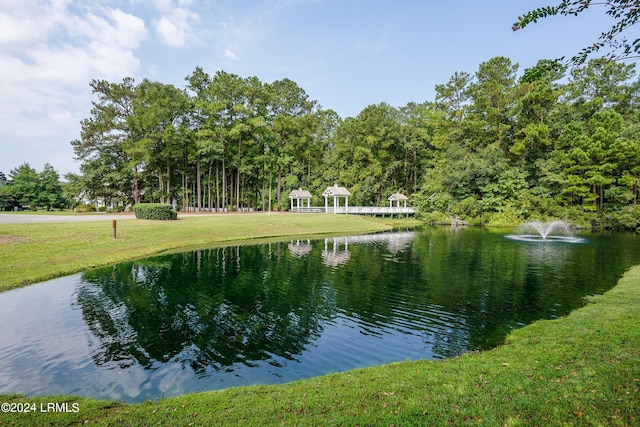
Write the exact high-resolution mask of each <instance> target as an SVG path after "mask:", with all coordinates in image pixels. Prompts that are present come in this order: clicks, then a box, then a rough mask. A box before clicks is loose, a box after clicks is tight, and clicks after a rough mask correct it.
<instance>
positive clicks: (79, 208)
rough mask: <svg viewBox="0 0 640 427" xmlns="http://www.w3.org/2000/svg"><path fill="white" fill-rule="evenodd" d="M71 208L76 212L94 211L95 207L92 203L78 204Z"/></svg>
mask: <svg viewBox="0 0 640 427" xmlns="http://www.w3.org/2000/svg"><path fill="white" fill-rule="evenodd" d="M73 210H74V211H75V212H77V213H87V212H95V211H96V207H95V206H93V205H86V204H80V205H78V206H76V207H75V208H73Z"/></svg>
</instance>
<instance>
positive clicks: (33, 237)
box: [0, 214, 419, 291]
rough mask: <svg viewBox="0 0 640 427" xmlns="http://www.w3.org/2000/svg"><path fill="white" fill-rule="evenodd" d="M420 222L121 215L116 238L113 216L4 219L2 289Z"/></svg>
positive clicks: (0, 227) (319, 216)
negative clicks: (187, 255)
mask: <svg viewBox="0 0 640 427" xmlns="http://www.w3.org/2000/svg"><path fill="white" fill-rule="evenodd" d="M418 224H419V223H418V222H417V221H415V220H391V219H376V218H364V217H357V216H352V215H326V214H324V215H323V214H273V215H266V214H241V215H206V216H190V217H185V218H183V219H179V220H178V221H148V220H135V219H127V220H121V221H117V227H116V232H117V238H116V239H114V238H113V229H112V227H111V226H112V223H111V220H100V218H99V217H96V221H95V222H93V221H92V222H60V223H29V224H0V291H3V290H8V289H11V288H15V287H19V286H24V285H27V284H30V283H36V282H40V281H43V280H47V279H51V278H54V277H59V276H64V275H67V274H72V273H76V272H79V271H83V270H88V269H91V268H95V267H101V266H104V265H110V264H113V263H118V262H122V261H128V260H133V259H138V258H143V257H147V256H150V255H154V254H158V253H162V252H166V251H175V250H181V249H188V248H196V247H207V246H215V245H222V244H230V243H236V242H238V243H240V242H251V241H255V240H256V239H267V238H277V237H286V236H302V235H322V234H330V233H332V234H357V233H367V232H373V231H382V230H388V229H391V228H393V227H396V226H399V225H418Z"/></svg>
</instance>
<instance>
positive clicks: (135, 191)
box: [133, 165, 140, 205]
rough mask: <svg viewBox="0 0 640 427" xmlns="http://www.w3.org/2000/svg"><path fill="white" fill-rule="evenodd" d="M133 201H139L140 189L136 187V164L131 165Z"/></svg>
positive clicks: (136, 202)
mask: <svg viewBox="0 0 640 427" xmlns="http://www.w3.org/2000/svg"><path fill="white" fill-rule="evenodd" d="M133 203H134V204H136V205H137V204H138V203H140V189H139V188H138V165H135V166H134V167H133Z"/></svg>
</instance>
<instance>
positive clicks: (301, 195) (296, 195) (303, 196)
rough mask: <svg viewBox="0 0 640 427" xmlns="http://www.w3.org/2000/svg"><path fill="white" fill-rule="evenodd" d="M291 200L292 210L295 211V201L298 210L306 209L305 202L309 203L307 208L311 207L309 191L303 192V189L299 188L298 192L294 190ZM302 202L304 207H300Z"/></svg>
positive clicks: (290, 195) (290, 196)
mask: <svg viewBox="0 0 640 427" xmlns="http://www.w3.org/2000/svg"><path fill="white" fill-rule="evenodd" d="M289 199H290V200H291V210H294V206H293V201H294V200H295V201H296V206H295V208H296V209H300V208H304V201H305V200H306V201H307V207H311V193H310V192H308V191H307V190H303V189H302V188H298V189H297V190H293V191H292V192H291V194H289ZM300 201H302V206H300Z"/></svg>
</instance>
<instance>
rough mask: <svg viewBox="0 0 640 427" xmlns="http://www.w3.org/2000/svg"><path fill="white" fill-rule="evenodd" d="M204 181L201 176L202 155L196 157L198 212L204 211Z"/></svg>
mask: <svg viewBox="0 0 640 427" xmlns="http://www.w3.org/2000/svg"><path fill="white" fill-rule="evenodd" d="M201 181H202V179H201V176H200V153H198V154H197V155H196V205H197V206H198V207H197V208H196V211H197V212H200V211H201V210H202V182H201Z"/></svg>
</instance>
